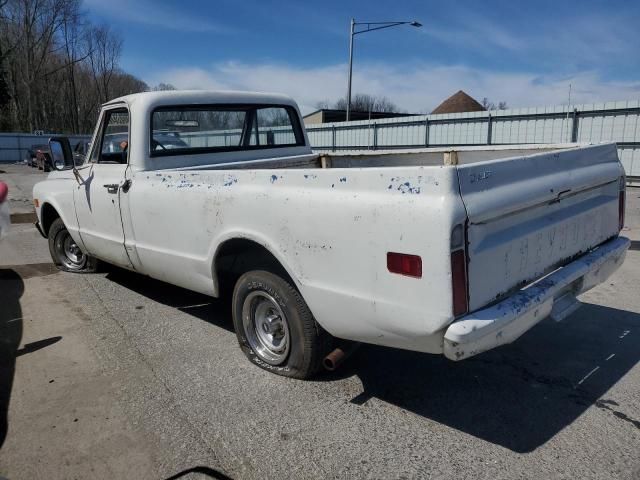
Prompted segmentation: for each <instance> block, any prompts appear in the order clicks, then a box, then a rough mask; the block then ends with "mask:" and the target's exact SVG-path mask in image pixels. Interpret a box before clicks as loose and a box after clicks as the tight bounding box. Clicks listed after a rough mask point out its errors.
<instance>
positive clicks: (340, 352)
mask: <svg viewBox="0 0 640 480" xmlns="http://www.w3.org/2000/svg"><path fill="white" fill-rule="evenodd" d="M359 346H360V343H359V342H349V343H347V344H344V345H342V346H340V347H338V348H336V349H335V350H334V351H332V352H331V353H330V354H329V355H327V356H326V357H324V360H322V365H324V368H326V369H327V370H329V371H330V372H333V371H335V370H336V369H337V368H338V367H339V366H340V365H342V362H344V361H345V360H346V359H347V358H349V357H350V356H351V355H353V352H355V351H356V350H357V349H358V347H359Z"/></svg>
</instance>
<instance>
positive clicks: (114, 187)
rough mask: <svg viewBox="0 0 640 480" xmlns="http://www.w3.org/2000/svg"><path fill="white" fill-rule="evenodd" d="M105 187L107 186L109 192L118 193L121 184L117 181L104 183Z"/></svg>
mask: <svg viewBox="0 0 640 480" xmlns="http://www.w3.org/2000/svg"><path fill="white" fill-rule="evenodd" d="M103 187H104V188H106V189H107V192H109V193H118V188H119V187H120V185H118V184H117V183H107V184H106V185H103Z"/></svg>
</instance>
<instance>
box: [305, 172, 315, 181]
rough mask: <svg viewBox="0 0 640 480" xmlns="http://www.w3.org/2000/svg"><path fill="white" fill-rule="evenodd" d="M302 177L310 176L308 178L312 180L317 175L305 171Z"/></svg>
mask: <svg viewBox="0 0 640 480" xmlns="http://www.w3.org/2000/svg"><path fill="white" fill-rule="evenodd" d="M304 178H306V179H309V178H310V179H312V180H314V179H316V178H318V176H317V175H316V174H315V173H305V175H304Z"/></svg>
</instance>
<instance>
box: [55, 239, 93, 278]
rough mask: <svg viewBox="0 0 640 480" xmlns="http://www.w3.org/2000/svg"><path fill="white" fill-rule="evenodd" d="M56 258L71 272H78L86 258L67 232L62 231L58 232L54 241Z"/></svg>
mask: <svg viewBox="0 0 640 480" xmlns="http://www.w3.org/2000/svg"><path fill="white" fill-rule="evenodd" d="M54 245H55V249H56V253H58V258H59V259H60V261H61V262H62V263H63V264H64V266H65V267H67V268H69V269H71V270H79V269H81V268H82V267H84V264H85V263H86V260H87V259H86V256H85V254H84V253H83V252H82V250H80V247H79V246H78V245H77V244H76V242H75V241H74V240H73V238H72V237H71V235H69V232H68V231H66V230H62V231H60V232H58V234H57V235H56V238H55V241H54Z"/></svg>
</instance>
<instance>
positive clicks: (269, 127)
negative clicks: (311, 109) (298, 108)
mask: <svg viewBox="0 0 640 480" xmlns="http://www.w3.org/2000/svg"><path fill="white" fill-rule="evenodd" d="M257 118H258V122H257V124H258V139H259V142H260V143H259V145H274V146H277V145H295V144H296V135H295V131H294V129H293V122H292V121H291V115H290V113H289V112H288V111H287V110H286V109H285V108H282V107H270V108H259V109H258V113H257Z"/></svg>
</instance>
